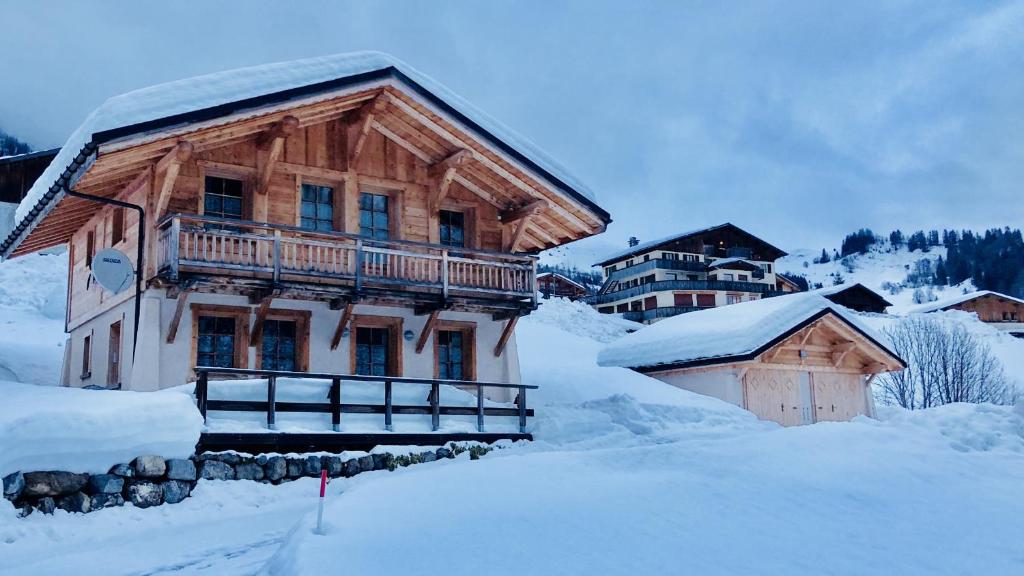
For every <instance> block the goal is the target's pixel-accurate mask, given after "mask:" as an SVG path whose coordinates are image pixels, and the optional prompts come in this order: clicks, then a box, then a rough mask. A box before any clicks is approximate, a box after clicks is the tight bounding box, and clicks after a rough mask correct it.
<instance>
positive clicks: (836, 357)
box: [832, 341, 857, 366]
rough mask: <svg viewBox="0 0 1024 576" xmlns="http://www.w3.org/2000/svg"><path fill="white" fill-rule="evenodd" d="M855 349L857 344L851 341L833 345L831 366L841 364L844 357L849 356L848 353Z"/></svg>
mask: <svg viewBox="0 0 1024 576" xmlns="http://www.w3.org/2000/svg"><path fill="white" fill-rule="evenodd" d="M856 347H857V343H856V342H851V341H847V342H839V343H838V344H835V345H833V346H832V366H839V365H840V364H842V363H843V360H844V359H845V358H846V355H847V354H849V353H850V351H851V350H853V349H854V348H856Z"/></svg>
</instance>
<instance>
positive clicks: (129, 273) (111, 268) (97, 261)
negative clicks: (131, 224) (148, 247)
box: [92, 248, 135, 294]
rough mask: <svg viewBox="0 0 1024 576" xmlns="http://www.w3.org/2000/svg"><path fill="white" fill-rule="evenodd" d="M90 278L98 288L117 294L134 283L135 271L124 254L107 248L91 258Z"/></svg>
mask: <svg viewBox="0 0 1024 576" xmlns="http://www.w3.org/2000/svg"><path fill="white" fill-rule="evenodd" d="M92 276H93V278H95V279H96V281H97V282H99V283H100V286H103V287H104V288H106V289H107V290H109V291H111V292H113V293H114V294H118V293H120V292H123V291H124V290H125V289H126V288H128V287H129V286H131V285H132V282H133V281H135V270H134V269H133V268H132V263H131V261H130V260H128V256H126V255H125V253H124V252H121V251H120V250H115V249H113V248H107V249H106V250H100V251H99V252H98V253H97V254H96V255H95V256H93V258H92Z"/></svg>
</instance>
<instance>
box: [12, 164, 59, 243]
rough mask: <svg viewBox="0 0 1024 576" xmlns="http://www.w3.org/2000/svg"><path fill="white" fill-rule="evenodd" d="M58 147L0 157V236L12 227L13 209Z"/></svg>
mask: <svg viewBox="0 0 1024 576" xmlns="http://www.w3.org/2000/svg"><path fill="white" fill-rule="evenodd" d="M58 150H59V149H53V150H43V151H40V152H30V153H28V154H18V155H17V156H8V157H6V158H0V238H6V237H7V235H8V234H10V233H11V230H13V229H14V211H15V208H16V207H17V206H18V204H19V203H20V202H21V200H22V199H23V198H24V197H25V193H26V192H28V190H29V188H31V187H32V184H33V183H35V181H36V179H37V178H39V175H40V174H42V173H43V170H45V169H46V167H47V166H49V165H50V162H51V161H52V160H53V157H54V156H56V155H57V152H58Z"/></svg>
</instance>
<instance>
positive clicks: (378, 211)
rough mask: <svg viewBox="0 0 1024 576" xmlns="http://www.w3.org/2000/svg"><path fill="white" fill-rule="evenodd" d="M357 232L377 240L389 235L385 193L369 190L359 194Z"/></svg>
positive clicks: (385, 238)
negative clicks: (375, 192)
mask: <svg viewBox="0 0 1024 576" xmlns="http://www.w3.org/2000/svg"><path fill="white" fill-rule="evenodd" d="M359 234H360V235H361V236H365V237H366V238H376V239H378V240H387V239H388V238H389V237H390V227H389V225H388V197H387V195H385V194H370V193H369V192H363V193H361V194H359Z"/></svg>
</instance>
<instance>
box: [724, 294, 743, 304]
mask: <svg viewBox="0 0 1024 576" xmlns="http://www.w3.org/2000/svg"><path fill="white" fill-rule="evenodd" d="M740 302H743V295H742V294H726V295H725V303H726V304H739V303H740Z"/></svg>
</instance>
